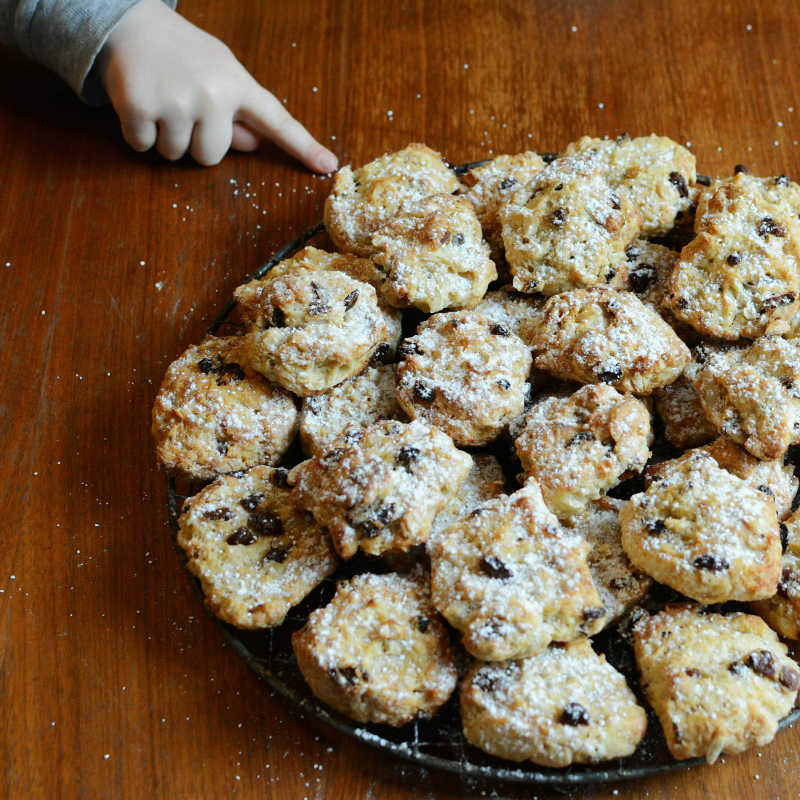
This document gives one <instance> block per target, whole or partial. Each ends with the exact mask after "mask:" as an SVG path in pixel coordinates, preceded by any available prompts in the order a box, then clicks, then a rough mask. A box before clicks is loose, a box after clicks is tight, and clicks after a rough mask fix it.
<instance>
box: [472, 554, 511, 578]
mask: <svg viewBox="0 0 800 800" xmlns="http://www.w3.org/2000/svg"><path fill="white" fill-rule="evenodd" d="M480 568H481V572H483V574H484V575H488V576H489V577H490V578H497V579H498V580H501V581H507V580H508V579H509V578H511V577H512V575H513V573H512V572H511V570H510V569H509V568H508V567H507V566H506V565H505V564H504V563H503V562H502V561H501V560H500V559H499V558H497V556H486V557H485V558H482V559H481V561H480Z"/></svg>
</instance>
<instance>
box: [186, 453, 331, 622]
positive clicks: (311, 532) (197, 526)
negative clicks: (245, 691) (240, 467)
mask: <svg viewBox="0 0 800 800" xmlns="http://www.w3.org/2000/svg"><path fill="white" fill-rule="evenodd" d="M178 544H179V545H180V546H181V547H182V548H183V549H184V551H185V552H186V557H187V559H188V561H187V562H186V566H187V567H188V569H189V570H190V571H191V572H192V573H194V574H195V575H196V576H197V577H198V578H199V579H200V583H201V584H202V586H203V593H204V594H205V597H206V605H208V607H209V608H210V609H211V610H212V611H213V612H214V613H215V614H216V615H217V616H218V617H219V618H220V619H222V620H225V622H228V623H230V624H231V625H236V626H237V627H239V628H249V629H259V628H268V627H271V626H273V625H280V624H281V623H282V622H283V619H284V617H285V616H286V613H287V612H288V611H289V609H290V608H291V607H292V606H294V605H296V604H297V603H299V602H300V601H301V600H302V599H303V598H304V597H305V596H306V595H307V594H308V593H309V592H310V591H311V590H312V589H313V588H314V587H315V586H316V585H317V584H318V583H319V582H320V581H322V579H323V578H325V577H327V576H328V575H330V574H331V573H333V571H334V570H335V569H336V564H337V558H336V556H335V555H334V553H333V550H332V548H331V541H330V537H329V536H328V534H327V532H326V531H325V530H324V529H323V528H321V527H320V526H319V525H317V524H315V522H314V520H313V519H312V518H311V516H310V515H309V514H306V513H304V512H303V511H301V510H300V509H299V508H298V507H297V506H296V505H295V504H294V503H293V502H292V499H291V494H290V492H289V488H288V486H287V485H286V470H285V469H272V468H270V467H253V469H251V470H249V471H248V472H245V473H244V474H240V475H223V476H221V477H219V478H217V479H216V480H215V481H214V482H213V483H212V484H210V485H209V486H206V487H205V489H203V490H202V491H200V492H199V493H198V494H196V495H194V497H190V498H189V499H188V500H187V501H186V502H185V503H184V504H183V511H182V513H181V516H180V519H179V520H178Z"/></svg>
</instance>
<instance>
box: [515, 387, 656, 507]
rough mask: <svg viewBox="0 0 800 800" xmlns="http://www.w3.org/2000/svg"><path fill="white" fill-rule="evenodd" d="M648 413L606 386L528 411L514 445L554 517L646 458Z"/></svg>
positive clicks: (545, 402) (554, 399)
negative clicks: (537, 482)
mask: <svg viewBox="0 0 800 800" xmlns="http://www.w3.org/2000/svg"><path fill="white" fill-rule="evenodd" d="M650 439H651V433H650V414H649V412H648V411H647V408H645V406H644V404H643V403H642V402H641V401H639V400H637V399H636V398H635V397H630V396H623V395H621V394H620V393H619V392H617V390H616V389H612V388H611V387H610V386H606V385H604V384H596V385H593V386H583V387H581V388H580V389H578V391H577V392H575V393H574V394H573V395H570V396H569V397H548V398H545V399H544V400H541V401H540V402H538V403H536V404H535V405H534V406H532V407H531V409H530V411H528V413H527V415H526V416H525V419H524V423H523V427H522V429H521V432H520V435H519V436H518V437H517V439H516V441H515V442H514V446H515V449H516V452H517V455H518V456H519V460H520V462H521V464H522V468H523V470H524V471H525V474H526V475H527V476H532V477H534V478H536V480H537V481H539V485H540V486H541V489H542V494H543V496H544V500H545V502H546V503H547V505H548V506H549V508H551V509H552V511H553V512H554V513H555V514H556V515H557V516H558V517H569V516H571V515H572V514H576V513H578V512H580V511H581V510H582V509H583V508H584V507H585V506H586V505H587V504H588V503H589V502H590V501H592V500H595V499H596V498H598V497H600V495H601V494H603V492H605V491H606V490H608V489H610V488H611V487H612V486H616V485H617V483H619V482H620V481H621V480H622V479H623V476H624V475H625V474H626V473H628V472H639V471H640V470H642V469H644V465H645V464H646V463H647V459H648V458H649V457H650V450H649V449H648V445H649V442H650Z"/></svg>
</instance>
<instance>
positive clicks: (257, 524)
mask: <svg viewBox="0 0 800 800" xmlns="http://www.w3.org/2000/svg"><path fill="white" fill-rule="evenodd" d="M248 521H249V523H250V527H251V528H252V529H253V530H254V531H255V532H256V533H257V534H258V535H259V536H282V535H283V521H282V520H281V518H280V517H279V516H278V515H277V514H275V513H274V512H272V511H267V510H266V509H263V510H262V511H256V512H255V513H253V514H251V515H250V518H249V520H248Z"/></svg>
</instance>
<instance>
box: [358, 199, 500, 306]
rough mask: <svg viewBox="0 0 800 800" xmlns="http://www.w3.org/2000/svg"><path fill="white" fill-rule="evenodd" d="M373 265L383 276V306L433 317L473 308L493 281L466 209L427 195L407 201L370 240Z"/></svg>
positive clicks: (486, 254)
mask: <svg viewBox="0 0 800 800" xmlns="http://www.w3.org/2000/svg"><path fill="white" fill-rule="evenodd" d="M372 245H373V247H374V250H375V256H374V259H375V262H376V263H377V264H378V265H379V266H380V267H381V269H383V270H384V272H385V273H386V280H385V281H384V283H383V285H382V286H381V297H382V298H383V300H384V302H386V303H388V304H389V305H390V306H395V307H397V308H406V307H408V306H414V307H415V308H418V309H420V310H421V311H425V312H427V313H429V314H430V313H433V312H435V311H441V310H443V309H447V308H473V307H474V306H476V305H477V304H478V303H479V302H480V301H481V298H482V297H483V295H484V294H485V293H486V289H487V287H488V286H489V284H490V283H491V282H492V281H493V280H495V279H496V278H497V270H496V269H495V265H494V262H493V261H492V260H491V259H490V258H489V247H488V245H487V244H486V242H484V241H483V237H482V233H481V226H480V223H479V222H478V218H477V216H475V209H474V208H473V207H472V204H471V203H470V202H469V201H468V200H465V199H464V198H463V197H457V196H454V195H450V194H432V195H430V196H428V197H424V198H421V199H416V200H407V201H405V202H404V203H403V205H402V206H401V207H400V209H399V211H398V212H397V214H395V215H394V216H393V217H392V219H391V220H390V221H388V222H387V223H386V224H385V225H383V226H382V227H381V228H380V229H378V230H377V231H376V232H375V234H373V236H372Z"/></svg>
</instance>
